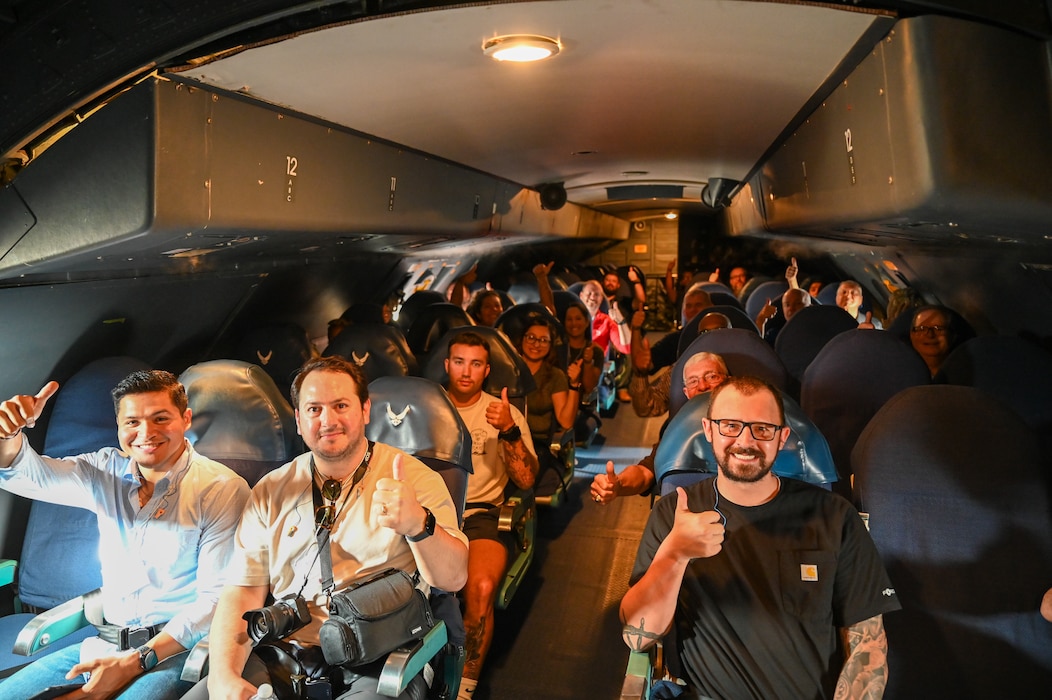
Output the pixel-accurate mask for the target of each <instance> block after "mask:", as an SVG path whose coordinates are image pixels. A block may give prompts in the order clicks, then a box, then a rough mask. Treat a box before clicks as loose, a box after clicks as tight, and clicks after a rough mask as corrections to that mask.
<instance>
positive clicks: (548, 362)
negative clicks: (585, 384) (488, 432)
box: [519, 314, 583, 495]
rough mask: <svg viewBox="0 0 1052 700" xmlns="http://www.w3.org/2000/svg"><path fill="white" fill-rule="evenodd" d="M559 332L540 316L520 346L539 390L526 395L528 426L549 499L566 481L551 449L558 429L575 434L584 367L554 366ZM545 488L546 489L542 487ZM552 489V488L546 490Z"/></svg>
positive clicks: (528, 327)
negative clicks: (563, 369)
mask: <svg viewBox="0 0 1052 700" xmlns="http://www.w3.org/2000/svg"><path fill="white" fill-rule="evenodd" d="M554 331H555V329H553V328H552V325H551V323H550V322H549V321H548V319H546V318H544V317H543V316H541V315H539V314H537V315H533V316H532V318H530V319H528V320H527V323H526V329H525V333H524V334H523V336H522V340H521V341H520V343H519V354H520V355H522V358H523V359H524V360H526V366H527V367H529V368H530V372H531V373H532V374H533V379H534V381H535V382H536V383H537V388H536V389H534V390H533V391H531V392H530V393H528V394H527V395H526V422H527V423H528V424H529V426H530V436H531V437H532V439H533V444H534V447H535V448H536V449H537V460H538V462H539V466H540V469H539V471H538V473H537V491H538V492H539V493H541V494H542V495H548V492H549V490H551V491H554V489H555V487H556V486H557V485H558V483H559V481H561V479H562V471H563V469H562V466H561V465H559V464H558V463H557V462H556V460H555V458H554V457H553V456H552V453H551V450H549V449H548V445H549V444H550V443H551V440H552V435H554V434H555V431H556V427H557V426H558V428H561V429H562V430H572V429H573V426H574V419H575V418H576V417H577V406H578V405H579V404H580V402H581V388H582V387H581V364H582V362H583V360H577V361H576V362H574V363H572V364H571V365H570V366H569V367H568V368H567V371H566V372H563V371H562V370H561V369H559V368H558V367H556V366H555V365H554V360H555V357H554V352H553V344H554V339H555V332H554ZM542 484H543V486H542ZM545 487H548V488H545Z"/></svg>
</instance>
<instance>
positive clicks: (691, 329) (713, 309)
mask: <svg viewBox="0 0 1052 700" xmlns="http://www.w3.org/2000/svg"><path fill="white" fill-rule="evenodd" d="M711 313H718V314H723V315H724V316H726V317H727V320H728V321H730V322H731V328H740V329H742V330H746V331H751V332H753V333H755V334H756V335H759V334H760V329H759V328H757V327H756V323H755V322H754V321H753V320H752V319H751V318H749V316H748V315H747V314H746V313H745V312H744V311H742V310H741V308H740V307H738V306H733V305H730V304H716V305H714V306H707V307H705V308H704V309H702V310H701V311H699V312H698V313H697V315H696V316H694V318H692V319H689V320H688V321H687V324H686V325H685V326H683V329H682V330H681V331H680V333H679V342H678V344H677V346H676V350H677V352H678V353H679V354H680V355H682V354H683V351H684V350H686V349H687V346H688V345H690V344H691V343H693V342H694V339H695V338H697V337H698V336H699V335H700V334H701V332H700V331H699V330H698V323H699V322H700V321H701V319H703V318H705V316H706V315H708V314H711Z"/></svg>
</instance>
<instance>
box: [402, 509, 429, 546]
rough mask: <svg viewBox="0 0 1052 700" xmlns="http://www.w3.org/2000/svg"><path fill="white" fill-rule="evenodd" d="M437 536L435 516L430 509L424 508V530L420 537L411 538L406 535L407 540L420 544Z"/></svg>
mask: <svg viewBox="0 0 1052 700" xmlns="http://www.w3.org/2000/svg"><path fill="white" fill-rule="evenodd" d="M433 534H435V514H434V513H432V512H431V510H430V509H429V508H424V530H423V532H421V533H420V534H419V535H413V536H412V537H410V536H409V535H406V536H405V538H406V539H407V540H409V541H410V542H419V541H420V540H425V539H427V538H428V537H430V536H431V535H433Z"/></svg>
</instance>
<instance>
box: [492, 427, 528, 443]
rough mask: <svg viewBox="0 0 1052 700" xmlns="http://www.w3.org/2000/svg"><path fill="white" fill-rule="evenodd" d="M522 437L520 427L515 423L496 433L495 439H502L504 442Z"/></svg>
mask: <svg viewBox="0 0 1052 700" xmlns="http://www.w3.org/2000/svg"><path fill="white" fill-rule="evenodd" d="M521 437H522V428H520V427H519V426H517V425H513V426H511V427H510V428H508V429H507V430H502V431H500V432H499V433H497V439H498V440H503V441H504V442H515V441H516V440H518V439H519V438H521Z"/></svg>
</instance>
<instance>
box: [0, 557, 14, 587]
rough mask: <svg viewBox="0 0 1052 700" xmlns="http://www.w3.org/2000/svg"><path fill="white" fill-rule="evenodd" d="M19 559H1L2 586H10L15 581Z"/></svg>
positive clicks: (0, 580) (0, 582) (0, 584)
mask: <svg viewBox="0 0 1052 700" xmlns="http://www.w3.org/2000/svg"><path fill="white" fill-rule="evenodd" d="M17 568H18V561H16V560H14V559H0V586H10V585H11V584H12V583H14V582H15V569H17Z"/></svg>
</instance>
